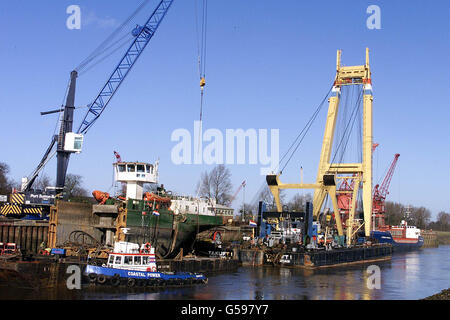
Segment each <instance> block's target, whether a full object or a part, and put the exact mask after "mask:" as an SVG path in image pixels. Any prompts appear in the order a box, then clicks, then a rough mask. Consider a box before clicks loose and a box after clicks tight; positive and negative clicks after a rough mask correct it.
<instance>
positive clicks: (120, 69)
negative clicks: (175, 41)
mask: <svg viewBox="0 0 450 320" xmlns="http://www.w3.org/2000/svg"><path fill="white" fill-rule="evenodd" d="M173 1H174V0H162V1H161V2H160V3H159V4H158V6H157V7H156V9H155V10H154V11H153V13H152V15H151V16H150V18H149V19H148V20H147V22H146V24H145V25H144V26H137V27H136V28H135V29H134V30H133V32H132V34H133V36H135V39H134V41H133V43H132V44H131V45H130V47H129V48H128V50H127V52H126V53H125V55H124V56H123V57H122V59H121V61H120V62H119V64H118V65H117V67H116V68H115V70H114V71H113V73H112V74H111V76H110V77H109V79H108V81H107V82H106V84H105V85H104V86H103V88H102V90H101V91H100V93H99V94H98V95H97V97H96V98H95V100H94V102H92V103H91V104H90V105H89V110H88V111H87V113H86V115H85V116H84V119H83V121H82V122H81V125H80V127H79V128H78V131H77V133H83V134H85V133H86V132H87V131H88V130H89V128H90V127H91V126H92V125H93V124H94V122H95V121H96V120H97V119H98V118H99V117H100V115H101V114H102V112H103V111H104V110H105V108H106V106H107V105H108V103H109V101H110V100H111V98H112V97H113V96H114V94H115V93H116V91H117V89H119V87H120V85H121V84H122V82H123V80H124V79H125V77H126V76H127V75H128V72H129V71H130V70H131V68H132V67H133V65H134V63H135V62H136V60H137V59H138V58H139V56H140V55H141V53H142V51H143V50H144V49H145V47H146V46H147V44H148V43H149V41H150V39H151V38H152V37H153V35H154V33H155V32H156V30H157V29H158V27H159V25H160V23H161V21H162V20H163V19H164V17H165V15H166V13H167V11H168V10H169V8H170V6H171V5H172V3H173Z"/></svg>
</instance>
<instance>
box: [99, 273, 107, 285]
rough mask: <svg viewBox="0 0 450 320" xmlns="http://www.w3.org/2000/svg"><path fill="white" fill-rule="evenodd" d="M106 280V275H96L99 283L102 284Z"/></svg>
mask: <svg viewBox="0 0 450 320" xmlns="http://www.w3.org/2000/svg"><path fill="white" fill-rule="evenodd" d="M105 282H106V277H105V276H104V275H103V274H100V275H99V276H98V277H97V283H99V284H104V283H105Z"/></svg>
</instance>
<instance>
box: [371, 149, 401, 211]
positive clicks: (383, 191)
mask: <svg viewBox="0 0 450 320" xmlns="http://www.w3.org/2000/svg"><path fill="white" fill-rule="evenodd" d="M399 157H400V154H399V153H396V154H395V156H394V160H392V163H391V166H390V167H389V170H388V172H387V173H386V176H385V177H384V179H383V182H382V183H381V186H379V185H378V184H377V185H376V186H375V188H374V191H373V212H374V213H378V214H380V213H384V201H385V199H386V196H387V195H388V193H389V185H390V184H391V180H392V176H393V175H394V170H395V166H396V165H397V161H398V158H399Z"/></svg>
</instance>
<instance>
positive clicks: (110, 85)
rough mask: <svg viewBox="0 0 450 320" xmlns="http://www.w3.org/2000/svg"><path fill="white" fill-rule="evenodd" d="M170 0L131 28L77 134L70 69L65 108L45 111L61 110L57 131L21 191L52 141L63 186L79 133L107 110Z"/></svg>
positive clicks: (59, 182)
mask: <svg viewBox="0 0 450 320" xmlns="http://www.w3.org/2000/svg"><path fill="white" fill-rule="evenodd" d="M173 1H174V0H161V1H160V2H159V4H158V5H157V6H156V8H155V10H154V11H153V13H152V14H151V16H150V17H149V18H148V20H147V22H146V23H145V24H144V25H143V26H139V25H138V26H136V28H134V29H133V31H132V35H133V36H134V40H133V42H132V44H131V45H130V47H129V48H128V50H127V51H126V53H125V55H124V56H123V57H122V59H121V60H120V62H119V64H118V65H117V67H116V68H115V69H114V71H113V72H112V74H111V76H110V77H109V79H108V81H107V82H106V84H105V85H104V86H103V88H102V90H101V91H100V93H99V94H98V95H97V97H96V98H95V100H94V102H92V103H91V104H89V105H88V107H89V110H88V111H87V113H86V115H85V116H84V118H83V121H82V122H81V124H80V127H79V128H78V131H77V135H74V133H73V132H72V125H73V112H74V109H75V87H76V79H77V76H78V73H77V71H75V70H74V71H72V72H71V76H70V84H69V90H68V94H67V99H66V104H65V106H64V108H63V109H58V110H54V111H50V112H47V113H45V114H48V113H54V112H63V117H62V121H61V126H60V130H59V134H58V135H55V136H53V137H52V141H51V143H50V146H49V147H48V149H47V151H46V152H45V154H44V157H43V158H42V160H41V162H40V163H39V165H38V167H37V168H36V169H35V170H34V172H33V173H32V174H31V176H30V179H29V180H28V181H27V182H26V183H25V184H24V185H23V186H22V191H29V190H31V186H32V184H33V182H34V181H35V180H36V177H37V176H38V174H39V172H40V171H41V170H42V168H43V167H44V166H45V164H46V163H47V162H48V160H49V158H50V155H51V151H52V149H53V146H54V145H55V144H56V145H57V148H56V154H57V174H56V189H57V190H60V191H61V190H62V189H63V188H64V185H65V179H66V173H67V167H68V164H69V158H70V154H71V153H73V152H79V151H81V143H82V139H83V138H82V135H83V134H86V132H87V131H88V130H89V128H91V127H92V125H93V124H94V123H95V121H97V119H98V118H99V117H100V115H101V114H102V113H103V111H104V110H105V109H106V107H107V106H108V104H109V102H110V101H111V98H112V97H113V96H114V94H115V93H116V92H117V90H118V89H119V87H120V85H121V84H122V82H123V80H125V78H126V76H127V75H128V73H129V71H130V70H131V68H132V67H133V66H134V64H135V63H136V61H137V59H138V58H139V56H140V55H141V53H142V51H144V49H145V47H146V46H147V44H148V43H149V42H150V39H151V38H152V37H153V35H154V34H155V32H156V30H157V29H158V27H159V25H160V24H161V22H162V20H163V19H164V17H165V16H166V13H167V11H168V10H169V8H170V7H171V5H172V3H173ZM67 134H71V137H70V139H72V140H73V139H75V140H74V141H75V146H74V144H73V142H74V141H71V142H72V147H71V148H67V146H66V142H67V141H66V138H67V137H68V135H67ZM77 138H78V139H81V140H78V145H77V144H76V143H77V140H76V139H77ZM74 148H75V149H74Z"/></svg>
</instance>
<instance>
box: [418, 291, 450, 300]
mask: <svg viewBox="0 0 450 320" xmlns="http://www.w3.org/2000/svg"><path fill="white" fill-rule="evenodd" d="M423 300H450V289H446V290H442V291H441V292H439V293H436V294H433V295H432V296H429V297H426V298H424V299H423Z"/></svg>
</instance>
